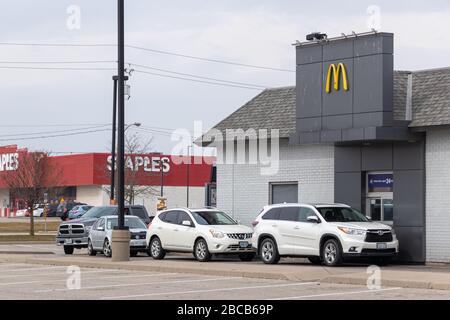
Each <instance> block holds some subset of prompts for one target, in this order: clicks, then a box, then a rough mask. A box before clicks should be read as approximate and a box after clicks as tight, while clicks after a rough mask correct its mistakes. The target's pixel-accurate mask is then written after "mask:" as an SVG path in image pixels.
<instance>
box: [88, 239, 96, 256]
mask: <svg viewBox="0 0 450 320" xmlns="http://www.w3.org/2000/svg"><path fill="white" fill-rule="evenodd" d="M87 252H88V255H90V256H95V255H96V254H97V251H95V250H94V247H93V246H92V241H91V239H88V246H87Z"/></svg>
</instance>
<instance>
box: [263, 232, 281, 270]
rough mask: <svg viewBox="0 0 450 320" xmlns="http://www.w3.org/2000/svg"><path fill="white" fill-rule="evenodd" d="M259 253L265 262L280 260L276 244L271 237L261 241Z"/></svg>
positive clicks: (271, 262)
mask: <svg viewBox="0 0 450 320" xmlns="http://www.w3.org/2000/svg"><path fill="white" fill-rule="evenodd" d="M259 255H260V256H261V260H262V261H263V262H264V263H265V264H277V263H278V262H279V261H280V254H279V253H278V247H277V244H276V242H275V241H274V240H273V239H271V238H266V239H264V240H263V241H262V242H261V246H260V249H259Z"/></svg>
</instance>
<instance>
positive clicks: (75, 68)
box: [0, 66, 116, 71]
mask: <svg viewBox="0 0 450 320" xmlns="http://www.w3.org/2000/svg"><path fill="white" fill-rule="evenodd" d="M0 69H21V70H65V71H113V70H116V69H115V68H96V67H95V68H81V67H80V68H78V67H74V68H72V67H19V66H0Z"/></svg>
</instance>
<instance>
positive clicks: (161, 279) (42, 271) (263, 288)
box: [0, 244, 450, 300]
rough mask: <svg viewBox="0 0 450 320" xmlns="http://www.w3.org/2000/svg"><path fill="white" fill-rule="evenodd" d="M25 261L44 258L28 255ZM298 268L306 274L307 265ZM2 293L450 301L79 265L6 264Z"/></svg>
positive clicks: (0, 275)
mask: <svg viewBox="0 0 450 320" xmlns="http://www.w3.org/2000/svg"><path fill="white" fill-rule="evenodd" d="M1 247H2V248H4V247H6V246H1ZM8 247H10V248H12V249H13V248H15V249H16V251H17V250H19V248H22V249H23V250H24V252H26V250H29V249H30V248H33V250H35V251H38V250H45V251H49V250H53V251H54V252H55V254H52V255H45V254H42V255H39V256H52V257H58V259H63V260H65V261H71V259H72V260H74V259H76V258H78V259H80V258H84V257H85V252H84V250H79V251H76V254H75V255H73V256H72V257H67V256H66V257H64V255H63V253H62V250H61V248H59V247H56V246H55V245H53V244H29V245H27V244H23V245H21V244H17V245H12V246H11V245H9V246H8ZM22 256H30V257H32V256H34V257H36V256H38V255H29V254H27V253H24V254H23V255H22ZM90 260H93V261H100V262H105V261H108V259H107V258H105V257H103V256H101V255H99V256H97V257H90ZM166 260H170V261H174V260H175V261H181V262H183V261H188V263H192V264H195V265H198V264H199V263H198V262H196V261H192V262H191V261H190V260H193V258H192V257H189V256H187V255H185V256H168V257H167V258H166ZM136 261H137V262H138V263H140V264H149V263H152V261H153V260H152V259H150V258H149V257H146V256H145V255H141V256H140V257H137V258H134V259H133V262H136ZM166 262H169V261H166ZM218 263H221V262H217V263H216V262H210V263H208V264H200V265H203V266H205V267H207V266H208V265H209V266H212V267H213V266H214V265H215V264H218ZM249 265H252V266H257V265H260V262H259V261H254V262H249V263H239V266H241V267H242V268H243V269H248V267H249ZM233 266H234V264H233ZM263 267H267V268H271V266H263ZM233 268H234V267H233ZM298 268H302V265H301V264H300V265H299V266H298ZM314 268H321V267H314ZM362 268H364V267H362ZM78 271H79V273H78ZM344 271H345V270H343V272H344ZM0 288H1V289H0V299H50V300H51V299H66V300H72V299H74V300H76V299H88V300H90V299H96V300H104V299H108V300H109V299H113V300H114V299H120V300H128V299H131V300H134V299H164V300H169V299H170V300H178V299H213V300H214V299H218V300H232V299H238V300H241V299H250V300H252V299H269V300H270V299H281V300H283V299H289V300H290V299H301V300H303V299H344V300H350V299H376V300H379V299H450V292H449V291H445V290H429V289H407V288H401V287H392V286H391V287H381V288H378V289H372V290H370V289H368V288H367V286H363V285H343V284H331V283H321V282H319V281H306V280H276V279H262V278H249V277H239V276H229V275H223V276H219V275H205V274H198V273H197V274H193V273H192V274H190V273H186V272H152V271H138V270H126V269H123V268H121V269H119V268H114V265H112V266H111V268H95V267H92V268H88V267H80V268H78V267H76V265H75V266H71V267H68V266H59V265H51V264H35V263H24V262H1V263H0Z"/></svg>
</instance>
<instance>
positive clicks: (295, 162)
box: [217, 141, 334, 224]
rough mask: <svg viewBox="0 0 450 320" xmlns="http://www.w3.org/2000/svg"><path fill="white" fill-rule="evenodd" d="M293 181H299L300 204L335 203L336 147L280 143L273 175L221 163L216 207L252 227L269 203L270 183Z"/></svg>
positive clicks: (247, 167) (218, 174) (240, 165)
mask: <svg viewBox="0 0 450 320" xmlns="http://www.w3.org/2000/svg"><path fill="white" fill-rule="evenodd" d="M290 181H292V182H298V199H299V202H333V201H334V148H333V146H331V145H311V146H289V145H288V144H287V142H286V141H282V142H280V169H279V172H278V174H276V175H274V176H263V175H261V174H260V166H259V165H256V164H253V165H250V164H239V165H237V164H235V165H232V164H218V165H217V202H218V203H217V206H218V208H220V209H222V210H225V211H227V212H229V213H230V214H232V215H233V216H234V217H235V218H236V219H239V220H241V222H242V223H245V224H250V222H251V221H253V219H254V218H255V217H256V216H257V215H258V213H259V211H260V210H261V209H262V207H263V206H265V205H267V204H269V183H271V182H290Z"/></svg>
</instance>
